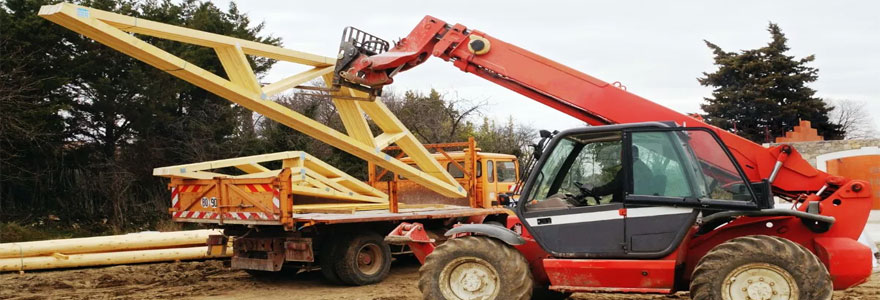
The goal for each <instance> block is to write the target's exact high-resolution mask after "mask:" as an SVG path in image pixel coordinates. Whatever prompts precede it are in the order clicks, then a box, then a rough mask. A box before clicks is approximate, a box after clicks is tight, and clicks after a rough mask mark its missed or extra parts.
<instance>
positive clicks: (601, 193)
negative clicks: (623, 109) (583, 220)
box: [526, 132, 624, 209]
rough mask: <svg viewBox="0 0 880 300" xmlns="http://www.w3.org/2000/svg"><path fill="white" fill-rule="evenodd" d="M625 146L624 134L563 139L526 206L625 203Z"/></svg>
mask: <svg viewBox="0 0 880 300" xmlns="http://www.w3.org/2000/svg"><path fill="white" fill-rule="evenodd" d="M621 147H622V134H621V132H603V133H588V134H582V135H573V136H569V137H566V138H565V139H562V140H560V141H559V143H558V144H557V145H556V147H554V148H553V152H552V153H548V154H546V155H549V156H548V157H547V159H546V161H545V162H544V165H543V166H542V167H541V169H540V171H539V173H538V174H537V180H536V181H535V183H534V185H533V187H534V189H533V190H531V191H530V192H529V196H528V197H529V203H528V205H527V206H526V207H527V208H528V209H554V208H565V207H569V206H571V205H574V206H584V205H603V204H608V203H611V202H623V188H624V187H623V180H622V177H623V176H621V175H622V171H623V170H622V169H621V165H622V161H621V155H620V154H621V150H622V148H621ZM585 189H586V190H589V193H587V192H585V191H584V190H585ZM594 196H595V197H594ZM596 198H598V199H596Z"/></svg>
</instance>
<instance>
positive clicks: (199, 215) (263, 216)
mask: <svg viewBox="0 0 880 300" xmlns="http://www.w3.org/2000/svg"><path fill="white" fill-rule="evenodd" d="M221 215H223V219H232V220H277V218H276V217H275V215H273V214H267V213H264V212H228V213H215V212H208V211H178V212H175V213H174V214H173V215H172V216H173V218H175V219H215V220H216V219H220V216H221Z"/></svg>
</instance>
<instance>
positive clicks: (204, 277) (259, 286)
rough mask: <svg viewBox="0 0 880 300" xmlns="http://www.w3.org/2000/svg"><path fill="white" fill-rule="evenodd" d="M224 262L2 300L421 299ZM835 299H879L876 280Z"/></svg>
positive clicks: (398, 278) (0, 278) (39, 287)
mask: <svg viewBox="0 0 880 300" xmlns="http://www.w3.org/2000/svg"><path fill="white" fill-rule="evenodd" d="M226 264H228V262H224V261H206V262H179V263H159V264H144V265H130V266H115V267H107V268H91V269H78V270H63V271H44V272H27V273H25V274H15V273H13V274H9V273H7V274H0V299H171V298H175V299H180V298H188V299H292V298H295V299H368V300H405V299H421V295H420V294H419V290H418V288H417V286H416V282H417V281H418V264H417V263H416V262H413V261H411V260H401V261H398V262H395V265H394V266H393V267H392V270H391V276H389V278H388V279H386V280H385V281H383V282H382V283H379V284H375V285H370V286H360V287H346V286H335V285H331V284H328V283H326V282H324V280H323V279H322V278H321V276H320V274H319V273H318V272H305V273H299V274H289V273H287V274H285V273H282V274H278V276H273V277H269V278H260V279H257V278H253V277H251V276H250V275H248V274H247V273H245V272H243V271H237V270H231V269H229V268H228V267H227V265H226ZM572 299H596V300H624V299H633V300H635V299H638V300H649V299H656V300H660V299H688V297H687V295H686V294H685V293H680V294H677V295H630V294H575V295H574V296H573V297H572ZM835 299H844V300H868V299H880V274H874V276H873V277H872V278H871V281H870V282H868V283H866V284H863V285H861V286H859V287H856V288H854V289H850V290H847V291H843V292H836V293H835Z"/></svg>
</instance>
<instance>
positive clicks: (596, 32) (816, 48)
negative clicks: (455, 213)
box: [217, 0, 880, 129]
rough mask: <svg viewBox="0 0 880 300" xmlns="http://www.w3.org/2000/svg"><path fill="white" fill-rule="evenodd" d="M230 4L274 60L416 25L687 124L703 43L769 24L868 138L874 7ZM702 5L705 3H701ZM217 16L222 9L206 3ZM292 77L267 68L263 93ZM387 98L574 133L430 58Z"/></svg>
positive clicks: (879, 40)
mask: <svg viewBox="0 0 880 300" xmlns="http://www.w3.org/2000/svg"><path fill="white" fill-rule="evenodd" d="M668 2H670V1H549V0H544V1H375V0H374V1H340V0H332V1H283V0H271V1H268V0H259V1H256V0H252V1H237V2H236V3H237V4H238V6H239V9H240V10H241V11H243V12H246V13H248V15H249V16H250V17H251V20H253V21H255V22H259V21H264V22H265V23H266V28H265V30H264V31H263V32H264V33H266V34H272V35H274V36H278V37H281V38H282V39H283V42H284V46H285V47H286V48H290V49H295V50H300V51H306V52H311V53H315V54H321V55H326V56H334V55H335V53H336V51H337V49H338V47H339V39H340V37H341V33H342V29H343V28H344V27H345V26H349V25H350V26H354V27H357V28H360V29H362V30H364V31H366V32H369V33H372V34H374V35H377V36H379V37H382V38H384V39H386V40H389V41H392V40H397V39H398V38H400V37H403V36H406V34H408V33H409V31H410V30H411V29H412V28H413V27H414V26H415V25H416V24H417V23H418V22H419V21H420V20H421V19H422V18H423V17H424V16H425V15H432V16H434V17H437V18H439V19H441V20H444V21H446V22H449V23H453V24H454V23H461V24H463V25H465V26H467V27H468V28H472V29H477V30H480V31H483V32H485V33H487V34H489V35H492V36H494V37H496V38H498V39H501V40H504V41H506V42H509V43H512V44H515V45H517V46H520V47H522V48H525V49H527V50H530V51H532V52H535V53H537V54H539V55H542V56H545V57H547V58H550V59H552V60H555V61H558V62H560V63H563V64H565V65H568V66H570V67H572V68H574V69H577V70H580V71H582V72H584V73H587V74H590V75H592V76H594V77H597V78H599V79H602V80H604V81H607V82H614V81H620V82H622V83H623V84H624V85H626V86H627V88H628V90H629V91H630V92H633V93H635V94H638V95H640V96H642V97H645V98H647V99H651V100H652V101H655V102H658V103H660V104H662V105H665V106H667V107H670V108H672V109H674V110H677V111H679V112H683V113H688V112H698V111H700V108H699V105H700V103H702V102H703V97H707V96H709V95H710V92H711V89H710V88H706V87H702V86H700V85H699V84H698V83H697V80H696V78H697V77H700V76H701V74H702V72H711V71H713V70H715V67H714V66H713V65H712V54H711V51H710V50H709V49H708V48H707V47H706V46H705V44H704V43H703V40H704V39H705V40H709V41H711V42H713V43H715V44H717V45H719V46H721V47H722V48H723V49H725V50H727V51H735V50H740V49H752V48H757V47H761V46H763V45H766V43H767V42H768V41H769V40H770V36H769V33H768V32H767V31H766V29H767V24H768V22H774V23H777V24H779V26H780V27H781V28H782V30H783V32H784V33H785V34H786V36H787V37H788V39H789V41H788V45H789V47H790V48H791V49H792V50H791V51H790V52H789V55H794V56H795V57H797V58H801V57H804V56H806V55H810V54H815V55H816V60H815V62H813V63H812V64H811V66H812V67H815V68H818V69H819V80H818V81H816V82H814V83H813V84H811V85H810V86H811V87H812V88H814V89H816V90H817V91H818V96H819V97H822V98H829V99H850V100H859V101H865V102H867V103H868V104H867V107H866V108H865V109H866V110H868V111H869V112H870V114H871V115H872V117H874V118H875V119H874V120H875V121H874V122H875V123H876V124H877V126H878V127H880V16H878V12H880V3H878V2H876V1H862V2H850V1H675V2H672V3H668ZM710 2H712V3H710ZM217 3H218V5H219V6H220V7H222V8H226V7H228V1H217ZM299 70H301V69H300V68H297V67H295V66H291V65H286V64H277V65H276V67H274V68H273V69H272V71H271V72H270V73H269V74H268V76H267V77H266V78H265V79H264V81H274V80H277V79H280V78H283V77H285V76H288V75H291V74H292V73H293V72H297V71H299ZM392 86H393V87H394V89H395V90H397V91H403V90H409V89H416V90H421V91H428V90H430V89H431V88H434V89H437V90H439V91H441V92H444V93H447V94H448V96H449V97H459V98H465V99H471V100H473V101H487V102H488V103H489V106H487V108H486V109H485V110H484V113H485V114H486V115H487V116H489V117H491V118H495V119H499V120H506V119H507V118H508V117H509V116H513V117H514V118H515V119H516V120H517V121H519V122H522V123H525V124H529V125H531V126H533V127H536V128H539V129H565V128H569V127H574V126H580V125H582V124H583V123H582V122H579V121H577V120H576V119H574V118H571V117H568V116H567V115H564V114H562V113H560V112H557V111H555V110H553V109H550V108H547V107H545V106H543V105H540V104H538V103H537V102H534V101H533V100H531V99H528V98H526V97H524V96H521V95H519V94H517V93H514V92H511V91H508V90H507V89H505V88H502V87H499V86H496V85H495V84H493V83H490V82H488V81H485V80H483V79H481V78H479V77H476V76H474V75H472V74H465V73H462V72H461V71H459V70H458V69H457V68H455V67H453V66H452V64H451V63H447V62H444V61H442V60H440V59H437V58H434V59H432V60H429V61H428V62H426V63H424V64H423V65H421V66H419V67H418V68H415V69H413V70H410V71H407V72H404V73H401V74H399V75H398V76H396V77H395V83H394V84H393V85H392Z"/></svg>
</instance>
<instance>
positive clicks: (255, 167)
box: [235, 162, 271, 174]
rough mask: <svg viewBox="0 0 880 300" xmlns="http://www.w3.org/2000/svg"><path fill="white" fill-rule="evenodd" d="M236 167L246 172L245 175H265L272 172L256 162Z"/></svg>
mask: <svg viewBox="0 0 880 300" xmlns="http://www.w3.org/2000/svg"><path fill="white" fill-rule="evenodd" d="M235 167H236V168H237V169H239V170H242V171H244V172H245V173H248V174H253V173H265V172H269V171H271V170H269V169H268V168H266V167H264V166H262V165H260V164H258V163H255V162H252V163H247V164H243V165H237V166H235Z"/></svg>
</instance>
